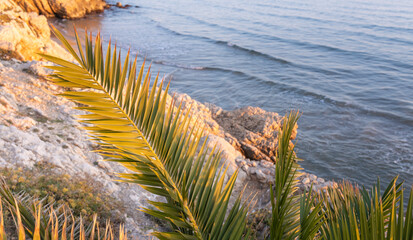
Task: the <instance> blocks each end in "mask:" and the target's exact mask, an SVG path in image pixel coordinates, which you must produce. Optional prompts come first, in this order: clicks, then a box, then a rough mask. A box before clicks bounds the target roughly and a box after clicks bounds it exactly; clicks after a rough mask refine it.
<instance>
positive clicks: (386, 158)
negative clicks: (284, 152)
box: [54, 0, 413, 185]
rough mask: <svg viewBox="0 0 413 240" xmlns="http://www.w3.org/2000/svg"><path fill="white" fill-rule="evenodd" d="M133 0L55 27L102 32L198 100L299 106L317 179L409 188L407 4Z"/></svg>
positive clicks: (412, 99)
mask: <svg viewBox="0 0 413 240" xmlns="http://www.w3.org/2000/svg"><path fill="white" fill-rule="evenodd" d="M109 2H111V1H109ZM127 2H128V1H123V3H124V4H125V3H127ZM252 2H253V3H252ZM129 3H130V4H132V5H135V4H136V3H138V4H139V6H140V8H134V7H132V8H129V9H118V8H113V9H111V10H107V11H106V12H105V13H104V14H101V15H94V16H90V17H88V18H86V19H81V20H75V21H57V20H56V21H55V22H54V24H55V25H57V27H59V28H61V29H63V30H64V31H66V33H67V34H69V35H70V34H71V27H72V25H73V23H74V24H75V25H76V26H77V27H79V28H83V27H88V28H89V29H90V30H92V31H94V32H96V31H97V30H98V29H100V31H101V32H102V34H103V36H104V38H105V39H109V37H110V36H111V37H112V41H113V42H114V41H116V42H117V44H118V46H120V47H121V48H123V49H125V51H124V52H126V50H127V48H129V47H131V49H132V52H133V53H135V54H136V53H138V52H139V57H140V58H141V59H142V58H143V57H146V59H147V60H149V61H152V62H153V64H152V69H153V70H154V71H160V73H161V74H165V75H166V76H167V77H169V78H172V89H173V90H175V91H178V92H184V93H187V94H189V95H190V96H191V97H193V98H195V99H197V100H199V101H201V102H212V103H214V104H216V105H218V106H221V107H223V108H224V109H234V108H239V107H242V106H248V105H252V106H258V107H261V108H264V109H266V110H268V111H275V112H278V113H280V114H284V113H286V112H287V111H289V110H291V109H299V110H300V111H301V112H302V114H303V115H302V117H301V119H300V120H299V134H298V144H297V151H298V155H299V156H300V157H301V158H303V159H304V160H305V161H304V162H303V164H302V165H303V167H304V168H305V169H307V171H309V172H312V173H315V174H316V175H318V176H320V177H324V178H328V179H349V180H351V181H355V182H357V183H359V184H367V185H371V184H372V183H373V182H375V180H376V178H377V176H381V179H382V180H384V181H385V182H388V181H389V180H390V179H391V178H392V177H393V176H395V175H397V174H399V175H400V178H401V179H403V180H405V181H406V182H407V183H408V184H409V185H411V184H413V148H412V147H413V2H411V1H408V0H406V1H392V2H389V1H384V0H371V1H348V0H339V1H328V0H315V1H311V2H308V1H304V0H296V1H267V0H257V1H246V0H237V1H235V0H228V1H218V0H216V1H211V0H208V1H190V0H181V1H166V0H159V1H148V0H140V1H136V2H135V1H129Z"/></svg>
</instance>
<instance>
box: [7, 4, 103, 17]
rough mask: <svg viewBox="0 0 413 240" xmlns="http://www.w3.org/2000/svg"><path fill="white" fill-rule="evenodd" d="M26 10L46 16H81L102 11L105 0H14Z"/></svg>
mask: <svg viewBox="0 0 413 240" xmlns="http://www.w3.org/2000/svg"><path fill="white" fill-rule="evenodd" d="M13 1H14V2H16V3H17V4H18V5H19V6H20V7H21V8H23V10H24V11H26V12H36V13H38V14H42V15H44V16H46V17H58V18H81V17H84V16H85V15H86V14H88V13H92V12H102V11H103V10H104V9H105V6H106V3H105V1H103V0H13Z"/></svg>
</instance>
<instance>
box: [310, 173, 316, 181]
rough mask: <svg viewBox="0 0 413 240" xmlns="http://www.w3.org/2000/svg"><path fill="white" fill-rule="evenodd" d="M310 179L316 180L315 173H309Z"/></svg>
mask: <svg viewBox="0 0 413 240" xmlns="http://www.w3.org/2000/svg"><path fill="white" fill-rule="evenodd" d="M309 177H310V180H311V181H315V180H317V176H316V175H314V174H310V176H309Z"/></svg>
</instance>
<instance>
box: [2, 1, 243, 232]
mask: <svg viewBox="0 0 413 240" xmlns="http://www.w3.org/2000/svg"><path fill="white" fill-rule="evenodd" d="M0 5H1V1H0ZM34 64H36V62H34ZM27 67H28V66H27V64H26V63H23V62H20V61H14V60H10V61H4V60H0V71H1V75H0V86H1V87H0V167H11V168H18V167H27V168H33V167H34V165H35V164H36V163H38V162H43V163H47V164H48V165H50V166H55V168H54V169H55V170H56V171H62V172H65V173H67V174H69V175H72V176H86V175H91V177H92V179H95V180H96V181H98V182H101V183H102V184H103V186H105V189H103V191H106V192H109V193H111V194H112V195H113V196H114V197H115V198H117V199H119V200H120V201H121V202H122V204H124V206H125V209H130V210H126V213H127V215H128V217H130V218H132V219H133V222H134V224H133V225H130V224H126V227H127V228H128V230H131V233H130V234H128V236H130V238H131V239H150V237H149V236H147V235H146V231H147V230H148V229H153V228H154V227H155V226H156V223H155V222H153V221H152V220H151V218H148V217H147V216H146V215H145V214H143V213H141V212H140V211H137V210H136V209H137V208H140V207H149V204H148V203H147V201H146V200H156V201H159V200H161V198H158V197H156V196H154V195H152V194H150V193H148V192H146V191H144V190H143V189H142V188H140V187H139V186H138V185H135V184H115V182H114V181H115V180H116V178H115V177H114V173H115V172H119V173H122V172H126V170H125V169H124V168H123V167H120V166H118V165H117V164H113V163H110V162H101V160H102V157H101V156H99V155H98V154H97V153H95V152H93V150H95V148H94V147H96V143H93V144H92V143H91V142H90V141H89V138H88V137H87V136H86V132H85V131H84V130H81V129H80V128H79V127H78V126H79V124H78V123H76V121H75V119H74V117H73V116H74V115H75V114H79V111H78V110H73V109H71V107H74V106H75V105H74V104H73V103H71V102H69V101H67V100H65V99H63V98H61V97H58V96H55V94H58V93H59V91H61V90H60V88H57V89H56V91H52V90H50V87H49V83H47V82H46V80H45V79H43V78H37V77H34V76H33V75H32V74H31V73H28V72H27V71H23V70H24V69H27ZM68 139H71V140H70V141H68ZM239 176H240V178H244V179H245V178H246V177H247V176H246V174H245V173H244V172H242V171H241V172H240V174H239Z"/></svg>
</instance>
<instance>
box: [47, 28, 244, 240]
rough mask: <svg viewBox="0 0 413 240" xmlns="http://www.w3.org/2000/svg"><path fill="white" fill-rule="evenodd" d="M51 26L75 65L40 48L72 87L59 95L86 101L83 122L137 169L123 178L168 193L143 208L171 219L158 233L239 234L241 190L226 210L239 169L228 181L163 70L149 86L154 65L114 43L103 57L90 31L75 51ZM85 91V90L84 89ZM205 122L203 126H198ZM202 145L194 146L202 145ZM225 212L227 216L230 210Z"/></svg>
mask: <svg viewBox="0 0 413 240" xmlns="http://www.w3.org/2000/svg"><path fill="white" fill-rule="evenodd" d="M53 31H54V33H55V35H56V36H57V38H59V39H60V41H61V42H62V43H63V45H64V46H65V48H66V49H67V50H68V51H69V52H70V53H71V54H72V55H73V57H74V59H75V60H76V61H77V64H74V63H71V62H69V61H66V60H63V59H60V58H57V57H53V56H49V55H42V56H43V57H44V58H45V59H47V60H49V61H51V62H53V63H55V64H56V65H58V66H51V67H49V68H51V69H53V70H55V72H54V74H52V75H51V79H52V81H53V82H54V83H55V84H57V85H60V86H63V87H70V88H72V89H71V90H67V91H65V92H64V93H63V94H61V95H62V96H64V97H66V98H68V99H70V100H72V101H74V102H76V103H80V104H81V105H80V106H79V107H78V108H79V109H81V110H85V111H87V112H88V113H87V114H85V115H83V116H81V119H82V122H84V123H87V127H85V129H86V130H87V131H88V133H89V134H90V135H91V136H92V137H93V139H95V140H97V141H98V143H99V144H100V145H101V150H100V151H101V152H102V153H103V154H104V155H106V156H110V158H111V159H110V160H111V161H115V162H119V163H120V164H122V165H123V166H125V167H126V168H128V169H130V170H132V171H133V172H134V173H132V174H122V175H121V177H123V179H124V181H127V182H133V183H137V184H139V185H140V186H141V187H142V188H144V189H145V190H147V191H149V192H151V193H153V194H156V195H160V196H163V197H165V198H166V202H151V204H152V205H153V206H154V207H155V210H150V209H144V210H143V211H145V212H147V213H148V214H151V215H153V216H155V217H158V218H161V219H163V220H166V221H168V222H169V223H170V224H171V226H172V228H173V230H174V231H173V232H169V233H161V232H155V233H154V235H155V236H156V237H158V238H160V239H241V238H242V234H243V232H244V229H245V225H246V213H247V206H246V205H245V204H242V203H241V200H240V198H241V196H239V197H238V199H237V200H236V201H235V204H234V206H233V207H232V208H231V209H229V199H230V195H231V192H232V189H233V187H234V184H235V180H236V177H237V172H236V173H235V174H234V175H233V176H232V177H231V178H230V179H229V181H228V182H227V183H226V184H224V178H225V171H222V170H220V168H219V163H220V154H219V153H217V152H216V151H214V153H216V154H209V155H208V154H207V149H206V144H205V143H201V142H200V139H201V136H202V131H201V130H195V129H197V128H196V127H193V128H192V130H189V129H190V128H189V119H190V115H189V113H188V112H187V113H184V112H183V111H182V110H181V108H178V110H177V111H174V108H173V107H172V105H170V106H168V105H167V98H168V97H169V96H168V89H169V84H167V85H166V87H165V90H164V91H163V90H162V89H163V87H164V83H163V79H162V80H160V83H159V84H158V81H159V79H158V76H157V77H156V78H155V80H154V82H153V84H152V87H150V86H151V80H150V68H149V69H148V70H147V73H146V74H145V76H144V69H145V63H143V64H142V66H141V67H140V69H138V68H137V59H136V58H135V61H133V62H131V63H129V52H128V53H127V55H126V58H125V61H124V63H123V64H122V63H121V57H120V52H119V51H118V50H117V48H116V46H115V47H114V49H113V50H112V46H111V44H110V43H109V45H108V47H107V50H106V56H105V57H104V53H103V50H102V44H101V38H100V36H99V35H97V36H96V38H95V43H94V44H93V39H92V36H91V35H90V37H89V36H88V34H87V33H86V34H85V36H86V37H85V41H84V48H83V47H82V45H81V42H80V38H79V36H78V34H77V33H76V41H77V51H75V50H74V49H73V48H72V46H71V45H70V44H69V43H68V41H67V40H66V39H65V38H64V37H63V35H62V34H61V33H60V32H59V31H58V30H57V29H55V28H53ZM79 90H80V91H79ZM199 129H201V128H199ZM198 146H199V147H200V149H201V150H200V151H199V152H198V153H197V148H198ZM227 212H228V215H227V214H226V213H227Z"/></svg>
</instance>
